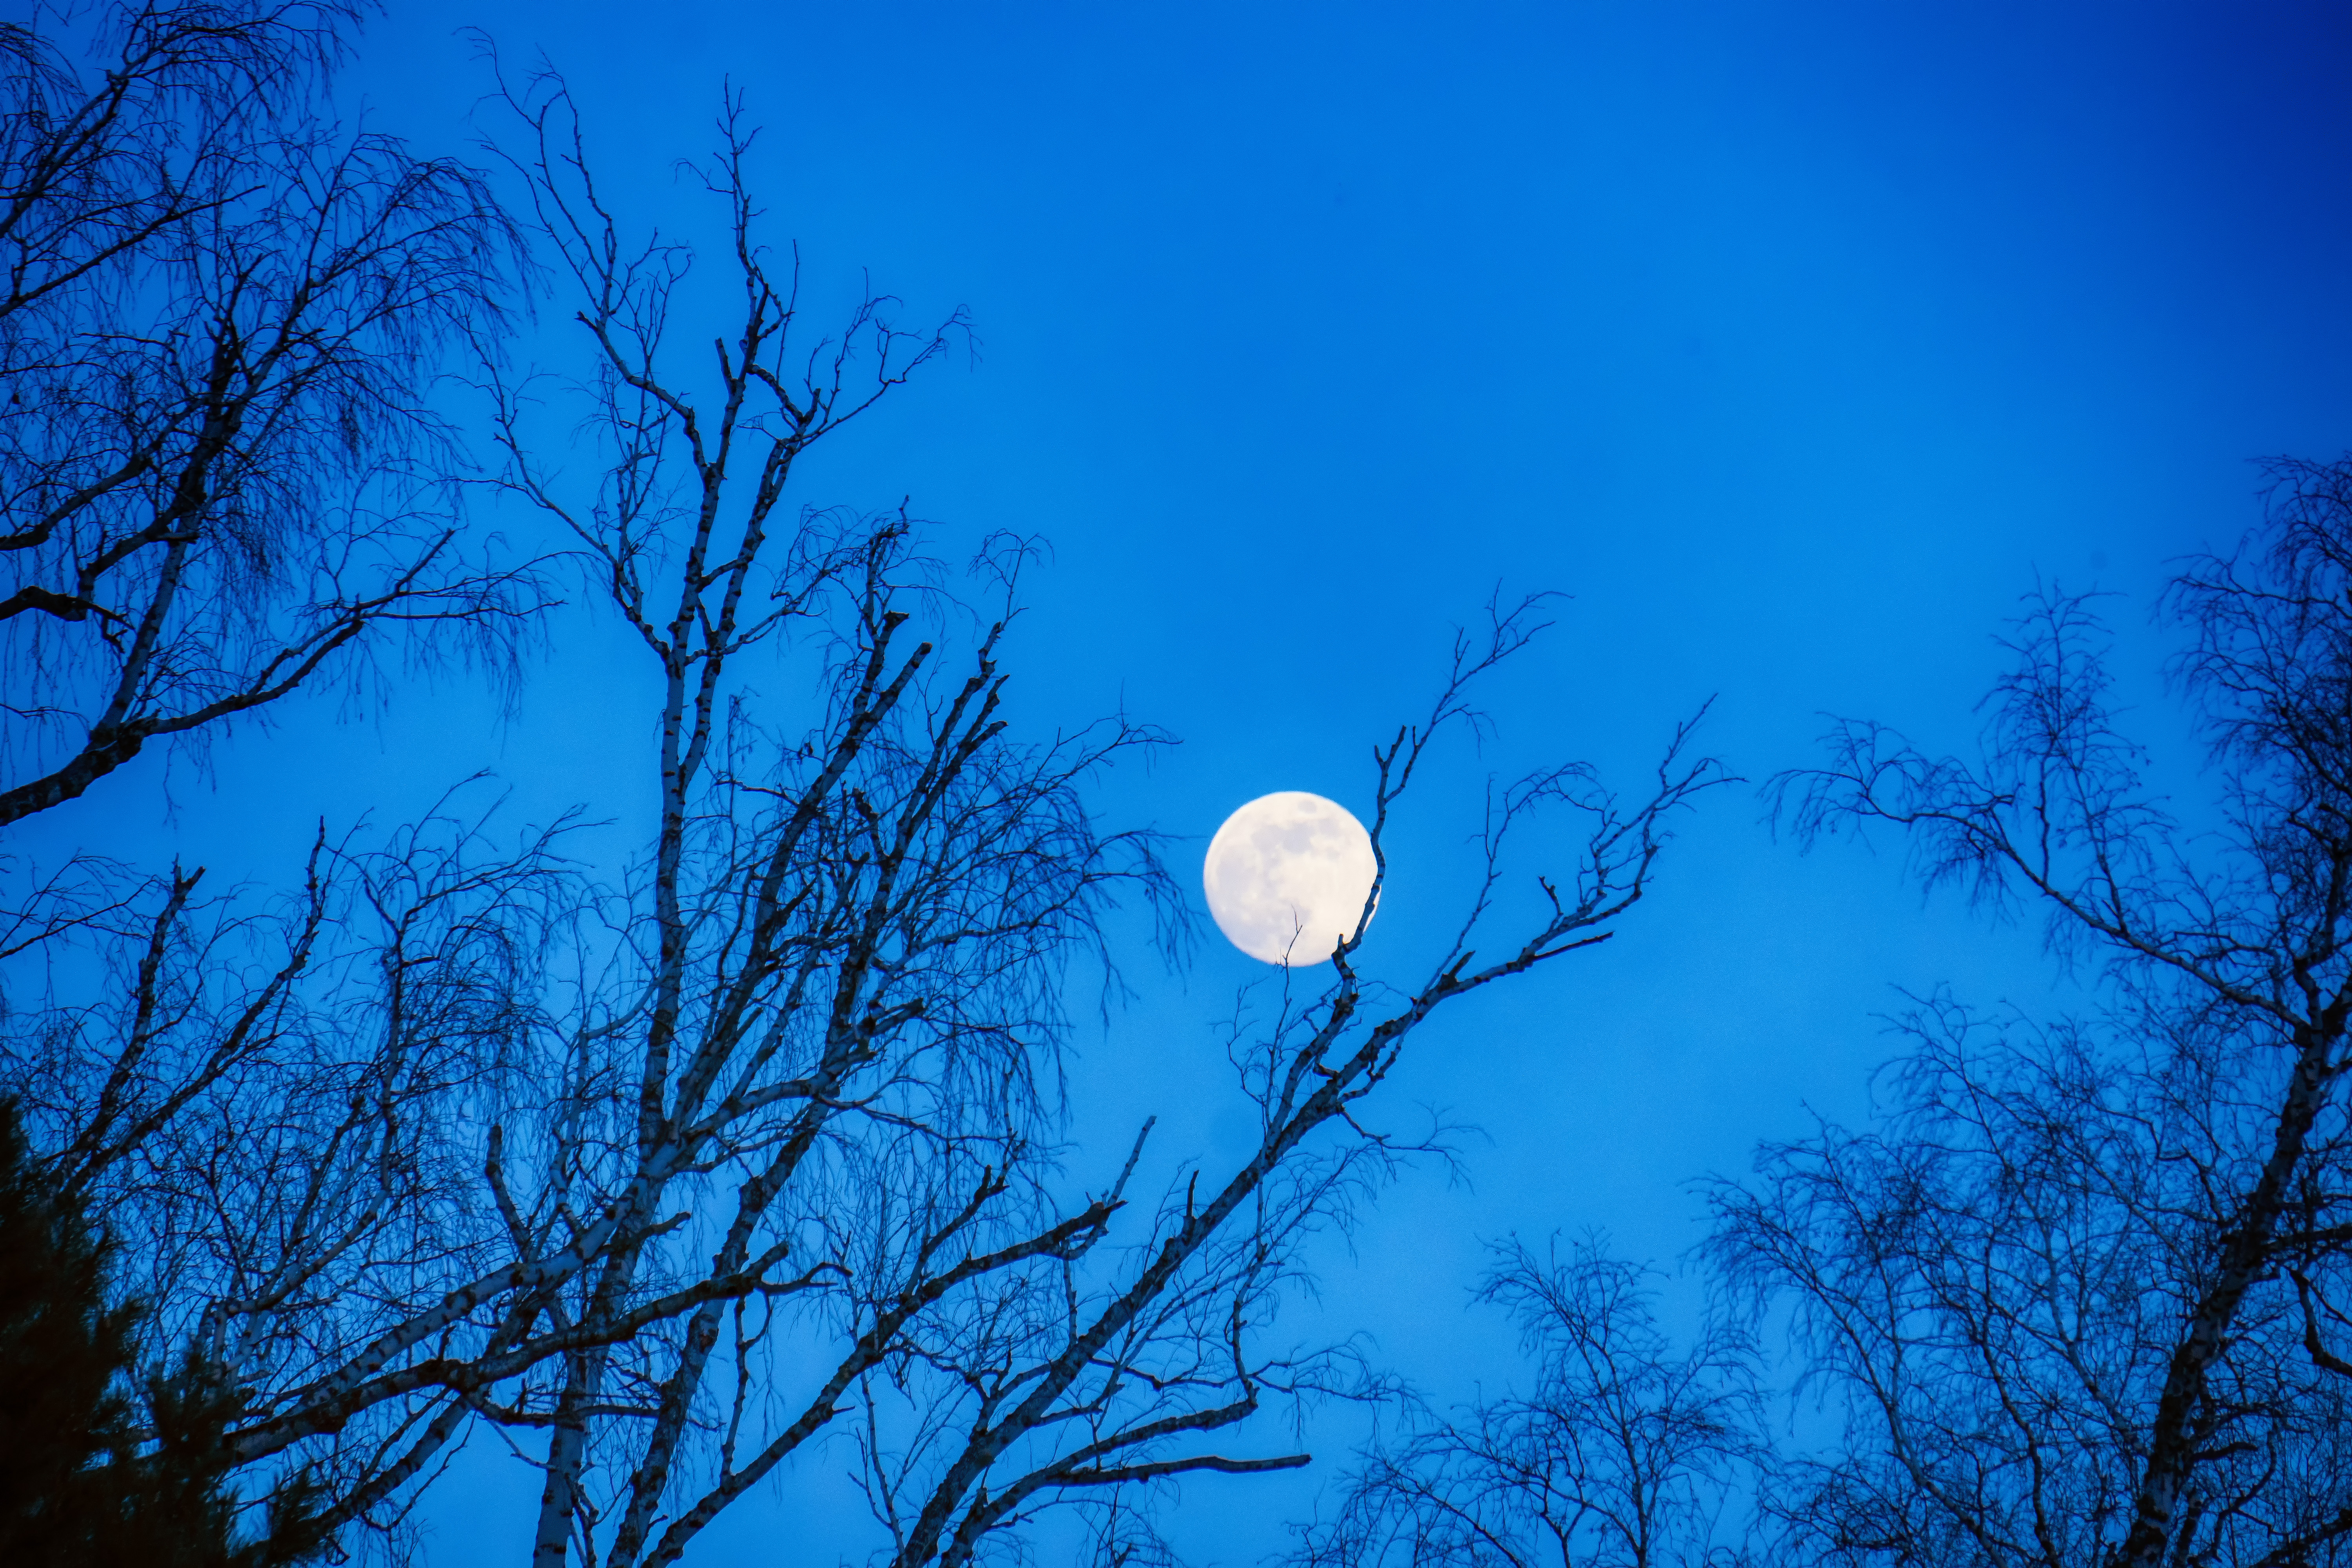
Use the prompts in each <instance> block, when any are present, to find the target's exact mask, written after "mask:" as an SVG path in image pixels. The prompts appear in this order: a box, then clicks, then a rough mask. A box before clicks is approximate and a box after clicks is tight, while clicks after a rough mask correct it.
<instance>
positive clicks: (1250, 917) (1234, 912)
mask: <svg viewBox="0 0 2352 1568" xmlns="http://www.w3.org/2000/svg"><path fill="white" fill-rule="evenodd" d="M1378 869H1379V867H1378V865H1377V863H1376V862H1375V860H1374V858H1373V856H1372V838H1371V835H1370V834H1369V833H1366V832H1365V831H1364V825H1363V824H1362V823H1360V822H1358V821H1357V820H1356V819H1355V817H1354V816H1353V815H1351V814H1350V813H1349V810H1348V808H1347V807H1346V806H1344V805H1339V803H1338V802H1337V801H1331V800H1326V799H1324V798H1323V797H1322V796H1321V795H1309V794H1307V792H1306V791H1305V790H1295V789H1293V790H1280V791H1277V792H1276V793H1275V794H1273V795H1260V796H1258V797H1257V798H1256V799H1255V800H1254V801H1251V802H1250V803H1249V804H1248V805H1244V806H1243V807H1242V808H1241V809H1240V810H1238V811H1236V812H1234V814H1233V815H1232V816H1228V817H1227V818H1225V822H1224V826H1222V827H1220V828H1218V829H1217V835H1216V837H1214V838H1212V839H1210V840H1209V856H1208V859H1207V861H1206V863H1205V864H1204V865H1203V866H1202V868H1201V884H1202V890H1203V891H1204V892H1206V893H1207V894H1208V898H1209V912H1210V913H1211V914H1212V915H1213V916H1215V917H1216V921H1217V929H1218V930H1219V931H1223V932H1224V933H1225V936H1226V939H1227V940H1228V941H1230V942H1232V943H1233V944H1234V946H1235V947H1238V948H1240V949H1241V950H1242V951H1243V952H1246V953H1248V954H1249V955H1250V956H1251V957H1252V958H1256V959H1263V960H1264V961H1265V962H1266V963H1279V964H1284V965H1286V966H1287V967H1289V968H1292V969H1297V968H1302V967H1304V966H1306V965H1307V964H1310V963H1323V962H1324V961H1325V960H1327V959H1328V958H1329V957H1330V956H1331V954H1332V952H1333V951H1334V950H1335V949H1336V948H1338V947H1339V943H1340V942H1341V941H1342V940H1344V939H1345V938H1346V937H1348V936H1349V935H1350V934H1352V933H1353V932H1354V931H1355V929H1356V922H1357V921H1359V920H1360V919H1361V918H1362V916H1363V912H1364V899H1365V897H1366V895H1368V894H1370V892H1371V890H1372V879H1373V877H1374V875H1375V874H1376V873H1377V872H1378Z"/></svg>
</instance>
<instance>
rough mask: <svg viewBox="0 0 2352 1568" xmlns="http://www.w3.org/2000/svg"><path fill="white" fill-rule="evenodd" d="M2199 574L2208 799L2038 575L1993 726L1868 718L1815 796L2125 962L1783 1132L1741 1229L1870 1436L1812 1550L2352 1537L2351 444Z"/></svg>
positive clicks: (1939, 1007) (1911, 1022)
mask: <svg viewBox="0 0 2352 1568" xmlns="http://www.w3.org/2000/svg"><path fill="white" fill-rule="evenodd" d="M2274 477H2275V479H2276V480H2277V489H2276V490H2275V491H2274V493H2273V506H2272V510H2271V513H2270V518H2269V522H2268V526H2267V527H2266V529H2265V530H2264V531H2263V533H2262V534H2261V535H2260V536H2258V537H2257V538H2256V539H2255V540H2253V541H2252V542H2250V543H2249V544H2248V546H2247V547H2246V548H2245V549H2244V550H2243V551H2242V552H2240V553H2239V554H2237V555H2235V556H2232V557H2231V558H2228V559H2222V560H2210V561H2202V562H2198V563H2193V564H2191V565H2190V566H2189V569H2188V570H2187V571H2186V572H2184V573H2183V574H2181V576H2180V577H2179V579H2178V581H2177V582H2176V584H2174V586H2173V589H2172V591H2171V595H2170V597H2169V599H2168V610H2169V612H2170V615H2171V619H2172V622H2173V624H2174V625H2176V626H2178V627H2179V629H2180V630H2181V631H2182V632H2183V633H2184V634H2185V636H2186V638H2187V643H2188V647H2187V651H2186V652H2185V653H2184V654H2183V655H2182V657H2181V658H2180V661H2179V667H2178V672H2179V679H2180V681H2181V683H2182V686H2183V688H2184V689H2185V690H2186V692H2187V693H2188V694H2189V697H2190V698H2191V699H2192V700H2193V701H2194V702H2195V703H2196V704H2197V709H2198V711H2199V712H2200V715H2201V717H2202V721H2203V723H2204V726H2205V733H2206V735H2207V738H2208V740H2209V742H2210V752H2209V763H2210V767H2209V773H2210V778H2211V779H2212V781H2213V783H2214V785H2215V788H2214V800H2213V806H2212V816H2213V819H2214V821H2215V823H2216V826H2213V827H2211V828H2210V830H2208V831H2204V832H2201V833H2191V832H2189V831H2188V830H2186V829H2184V828H2183V827H2182V826H2180V825H2179V823H2177V822H2176V821H2175V819H2174V818H2173V816H2171V814H2170V813H2169V812H2168V810H2167V809H2166V806H2165V805H2164V803H2163V802H2162V800H2161V799H2160V798H2159V797H2158V795H2156V794H2155V793H2154V792H2153V790H2152V789H2151V788H2150V786H2149V785H2148V784H2147V766H2146V762H2145V757H2144V754H2143V753H2142V752H2140V750H2139V749H2138V748H2137V747H2136V746H2135V745H2134V744H2133V742H2130V741H2129V740H2127V739H2126V737H2125V736H2124V735H2123V734H2122V733H2121V732H2120V731H2118V729H2117V727H2116V722H2115V720H2114V716H2113V714H2112V711H2111V710H2110V707H2109V700H2108V677H2107V674H2106V670H2105V663H2104V658H2105V655H2104V645H2103V639H2102V636H2101V632H2100V628H2099V625H2098V623H2097V621H2096V619H2095V616H2094V615H2093V613H2092V606H2091V605H2090V604H2089V603H2087V602H2086V601H2084V600H2083V599H2080V598H2070V597H2064V596H2061V595H2056V594H2054V593H2051V594H2044V595H2038V596H2037V597H2036V598H2034V599H2033V600H2032V601H2031V602H2030V605H2029V613H2028V615H2027V616H2026V618H2025V619H2024V621H2023V622H2022V623H2021V627H2020V632H2019V635H2018V636H2017V637H2016V638H2015V639H2014V643H2013V647H2014V649H2015V652H2016V654H2017V667H2016V669H2015V672H2014V673H2013V674H2012V675H2011V676H2010V677H2009V678H2008V679H2006V680H2005V681H2004V682H2003V683H2002V685H2001V686H2000V689H1999V691H1998V692H1997V694H1996V698H1995V700H1994V703H1993V706H1992V710H1991V719H1990V723H1989V725H1988V728H1987V735H1986V745H1985V750H1984V755H1983V758H1982V760H1981V761H1980V762H1979V763H1976V764H1973V765H1972V764H1968V763H1961V762H1958V761H1955V760H1951V759H1935V758H1930V757H1927V756H1924V755H1922V754H1920V753H1918V752H1916V751H1913V750H1911V749H1909V748H1908V747H1906V746H1905V745H1904V744H1903V743H1902V742H1899V741H1898V740H1896V739H1895V737H1893V736H1892V735H1891V734H1889V733H1888V732H1887V731H1884V730H1882V729H1880V728H1878V727H1876V726H1874V725H1865V724H1846V725H1842V726H1841V727H1840V728H1839V729H1838V730H1837V731H1835V732H1834V733H1833V734H1832V738H1831V747H1832V761H1831V763H1830V765H1829V766H1828V767H1826V768H1825V769H1823V770H1821V771H1819V772H1815V773H1802V774H1797V775H1792V776H1791V777H1790V778H1788V779H1786V780H1784V781H1782V788H1783V791H1784V794H1783V795H1782V799H1783V801H1784V803H1785V805H1786V806H1787V808H1788V809H1789V810H1790V812H1791V813H1792V814H1793V820H1794V822H1795V824H1796V826H1797V827H1798V829H1799V831H1800V832H1801V834H1803V835H1805V836H1807V837H1813V836H1818V835H1820V834H1823V833H1827V832H1831V831H1833V830H1838V829H1843V828H1845V827H1848V826H1856V827H1859V826H1864V825H1868V824H1872V823H1881V824H1888V825H1892V826H1896V827H1898V828H1900V829H1901V830H1902V831H1903V832H1904V833H1905V835H1906V837H1907V839H1908V841H1909V843H1910V844H1911V845H1912V846H1913V847H1914V849H1915V851H1916V854H1917V856H1918V858H1919V860H1918V864H1919V866H1920V868H1921V870H1922V873H1923V874H1924V875H1925V876H1926V877H1927V878H1928V879H1931V880H1942V879H1958V880H1961V881H1964V882H1965V883H1967V884H1968V885H1969V886H1970V887H1971V888H1972V889H1975V890H1976V891H1977V892H1978V893H1979V895H1980V896H1982V897H1984V898H1987V899H1990V900H1997V901H2004V902H2014V903H2016V904H2020V905H2023V906H2027V907H2033V906H2038V907H2039V908H2040V909H2042V910H2044V911H2046V912H2047V914H2048V916H2049V920H2050V928H2049V929H2050V931H2051V935H2052V939H2053V943H2054V944H2056V945H2058V946H2059V947H2060V948H2061V949H2062V950H2063V952H2066V953H2067V954H2069V955H2070V956H2072V957H2073V958H2074V959H2075V960H2076V961H2078V962H2079V963H2084V964H2085V965H2095V966H2097V968H2096V969H2095V971H2094V972H2095V973H2100V974H2103V975H2104V977H2105V982H2106V990H2105V995H2106V996H2107V998H2108V1002H2107V1005H2105V1009H2104V1010H2103V1011H2102V1012H2101V1013H2099V1014H2098V1015H2097V1016H2091V1017H2085V1018H2081V1019H2076V1020H2071V1021H2066V1022H2063V1023H2061V1024H2058V1025H2055V1026H2032V1025H2030V1024H2028V1023H2027V1022H2025V1021H2023V1020H2021V1019H2013V1018H1998V1017H1987V1016H1983V1015H1981V1014H1979V1013H1976V1012H1973V1011H1971V1010H1969V1009H1967V1008H1964V1007H1961V1006H1959V1005H1957V1004H1954V1003H1952V1002H1951V1001H1949V1000H1948V998H1942V997H1937V998H1931V999H1928V1000H1927V1001H1926V1002H1924V1003H1923V1004H1921V1005H1919V1006H1918V1007H1917V1008H1916V1010H1915V1011H1914V1012H1913V1013H1912V1014H1911V1015H1910V1016H1908V1017H1907V1018H1906V1020H1905V1021H1904V1024H1903V1027H1904V1028H1905V1030H1906V1032H1907V1034H1908V1035H1909V1037H1910V1038H1911V1041H1912V1046H1913V1048H1912V1052H1911V1054H1910V1055H1909V1057H1908V1058H1907V1061H1906V1066H1905V1068H1904V1069H1903V1071H1902V1073H1901V1074H1900V1075H1899V1077H1898V1078H1897V1079H1896V1081H1895V1090H1896V1094H1895V1102H1894V1104H1893V1106H1892V1107H1891V1115H1890V1118H1889V1120H1888V1121H1887V1123H1886V1124H1885V1126H1884V1127H1883V1128H1881V1129H1880V1130H1877V1131H1872V1132H1867V1133H1861V1134H1856V1133H1851V1132H1847V1131H1841V1130H1839V1129H1836V1128H1831V1127H1824V1128H1823V1129H1822V1131H1820V1132H1819V1133H1818V1134H1817V1135H1815V1136H1814V1137H1812V1138H1811V1139H1808V1140H1805V1141H1802V1142H1798V1143H1794V1144H1790V1145H1787V1146H1782V1147H1778V1148H1774V1149H1770V1150H1768V1151H1767V1152H1766V1154H1765V1156H1764V1159H1763V1162H1762V1164H1761V1167H1760V1170H1759V1178H1758V1180H1757V1181H1756V1182H1754V1183H1752V1184H1748V1185H1746V1186H1734V1187H1725V1188H1723V1189H1721V1190H1720V1191H1719V1192H1718V1194H1717V1200H1718V1204H1719V1207H1720V1217H1721V1228H1720V1231H1719V1234H1718V1236H1717V1241H1716V1243H1715V1246H1716V1248H1717V1258H1718V1259H1719V1260H1720V1261H1721V1262H1722V1263H1723V1264H1725V1266H1726V1267H1727V1268H1728V1269H1729V1270H1730V1271H1731V1274H1732V1276H1733V1277H1734V1278H1735V1279H1738V1280H1740V1281H1742V1282H1744V1283H1746V1284H1748V1285H1749V1286H1751V1287H1753V1288H1754V1289H1757V1290H1758V1291H1759V1292H1761V1293H1763V1294H1765V1295H1766V1296H1768V1297H1769V1298H1771V1299H1776V1300H1782V1301H1785V1302H1786V1303H1788V1304H1789V1305H1790V1308H1791V1309H1792V1310H1793V1311H1794V1313H1795V1323H1796V1329H1797V1332H1798V1336H1799V1341H1800V1342H1801V1345H1802V1347H1803V1349H1804V1351H1805V1352H1806V1354H1807V1355H1808V1356H1809V1358H1810V1363H1811V1366H1812V1367H1813V1368H1814V1370H1815V1374H1816V1376H1817V1378H1818V1379H1819V1380H1820V1381H1819V1382H1818V1383H1817V1384H1816V1386H1817V1387H1819V1388H1820V1389H1822V1391H1823V1392H1824V1393H1825V1394H1827V1395H1828V1396H1829V1397H1831V1398H1832V1400H1833V1401H1834V1404H1835V1407H1836V1408H1837V1409H1838V1410H1839V1411H1841V1412H1842V1413H1843V1419H1844V1421H1845V1423H1846V1428H1847V1432H1846V1441H1845V1443H1844V1445H1843V1451H1842V1452H1838V1453H1835V1454H1833V1455H1832V1456H1830V1457H1828V1458H1822V1459H1821V1460H1819V1461H1818V1462H1816V1463H1813V1464H1811V1465H1810V1466H1803V1465H1801V1466H1800V1467H1799V1468H1798V1469H1797V1470H1796V1471H1795V1472H1793V1473H1792V1475H1791V1476H1790V1479H1789V1486H1788V1489H1787V1490H1786V1491H1785V1494H1784V1495H1783V1496H1782V1498H1781V1499H1780V1504H1781V1506H1782V1507H1783V1508H1784V1509H1785V1510H1787V1512H1788V1513H1789V1516H1790V1519H1791V1520H1792V1521H1794V1522H1795V1524H1796V1525H1797V1526H1798V1528H1799V1534H1798V1536H1797V1538H1796V1539H1797V1540H1799V1541H1800V1542H1803V1543H1805V1545H1806V1547H1807V1549H1809V1550H1810V1551H1811V1552H1813V1553H1814V1556H1813V1560H1816V1561H1821V1560H1832V1561H1845V1562H1854V1563H1862V1562H1874V1563H1895V1562H1902V1563H1963V1562H1965V1563H2036V1564H2049V1565H2052V1568H2055V1565H2057V1564H2060V1563H2090V1562H2099V1563H2116V1564H2118V1565H2129V1568H2156V1565H2157V1564H2159V1563H2214V1564H2224V1563H2227V1564H2237V1565H2244V1568H2252V1565H2256V1564H2259V1565H2262V1568H2286V1565H2288V1564H2304V1563H2336V1562H2341V1561H2343V1560H2344V1554H2345V1552H2347V1540H2352V1455H2347V1451H2346V1449H2345V1442H2346V1434H2347V1432H2352V1405H2347V1394H2352V1376H2347V1373H2352V1363H2347V1357H2346V1355H2345V1353H2344V1352H2345V1349H2346V1346H2345V1334H2346V1331H2347V1324H2346V1320H2345V1316H2344V1312H2345V1310H2346V1307H2347V1290H2352V1271H2348V1270H2347V1252H2346V1243H2347V1240H2352V1226H2347V1217H2352V1216H2347V1214H2346V1213H2345V1211H2344V1205H2345V1202H2346V1194H2347V1189H2352V1171H2347V1157H2352V1142H2347V1123H2346V1118H2347V1106H2346V1096H2345V1093H2344V1080H2345V1075H2346V1072H2347V1066H2352V1056H2348V1055H2347V1038H2346V1024H2347V1015H2352V958H2347V952H2346V940H2347V935H2352V907H2347V893H2348V892H2352V469H2347V468H2346V467H2344V466H2342V465H2338V466H2335V467H2325V468H2322V467H2313V466H2307V465H2302V464H2293V463H2284V464H2281V465H2279V466H2278V467H2277V468H2276V469H2275V476H2274Z"/></svg>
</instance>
